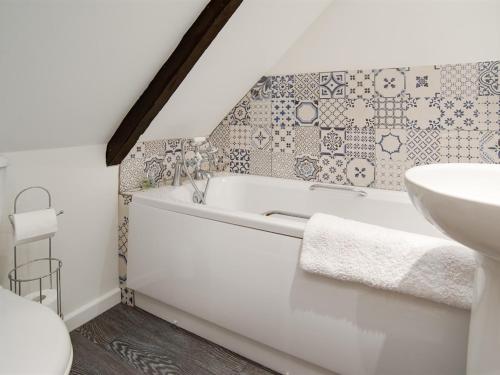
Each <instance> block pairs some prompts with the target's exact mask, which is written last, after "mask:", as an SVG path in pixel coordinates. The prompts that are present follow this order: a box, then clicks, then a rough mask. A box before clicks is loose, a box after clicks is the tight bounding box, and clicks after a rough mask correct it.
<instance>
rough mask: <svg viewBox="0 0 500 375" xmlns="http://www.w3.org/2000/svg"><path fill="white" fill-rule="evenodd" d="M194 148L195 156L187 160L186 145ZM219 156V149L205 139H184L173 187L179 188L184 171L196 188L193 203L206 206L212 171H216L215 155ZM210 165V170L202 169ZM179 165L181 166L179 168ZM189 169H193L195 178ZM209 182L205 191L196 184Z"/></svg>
mask: <svg viewBox="0 0 500 375" xmlns="http://www.w3.org/2000/svg"><path fill="white" fill-rule="evenodd" d="M187 143H188V144H189V145H190V146H192V147H194V156H193V157H192V158H190V159H186V144H187ZM216 154H217V147H215V146H213V145H212V144H211V143H210V141H208V140H207V139H206V138H204V137H198V138H192V139H183V140H182V142H181V161H180V162H178V164H176V168H175V173H174V178H173V181H172V185H174V186H178V185H180V184H181V182H180V177H181V176H180V175H181V173H182V171H184V173H185V174H186V175H187V177H188V179H189V181H190V182H191V185H192V186H193V188H194V193H193V202H195V203H201V204H206V196H207V192H208V187H209V185H210V178H211V177H212V174H211V170H212V168H214V169H215V155H216ZM204 163H207V164H208V170H205V169H203V168H202V166H203V164H204ZM178 165H179V166H178ZM189 167H193V168H194V170H193V175H194V177H193V176H191V173H189ZM205 179H206V180H207V183H206V185H205V188H204V189H203V191H201V190H200V188H199V187H198V186H197V184H196V183H195V180H196V181H201V180H205Z"/></svg>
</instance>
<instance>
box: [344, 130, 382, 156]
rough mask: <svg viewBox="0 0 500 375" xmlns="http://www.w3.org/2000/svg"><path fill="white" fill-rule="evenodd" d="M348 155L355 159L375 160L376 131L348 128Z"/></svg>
mask: <svg viewBox="0 0 500 375" xmlns="http://www.w3.org/2000/svg"><path fill="white" fill-rule="evenodd" d="M346 155H347V156H348V157H350V158H355V159H370V160H374V159H375V129H374V128H358V127H355V126H348V127H347V128H346Z"/></svg>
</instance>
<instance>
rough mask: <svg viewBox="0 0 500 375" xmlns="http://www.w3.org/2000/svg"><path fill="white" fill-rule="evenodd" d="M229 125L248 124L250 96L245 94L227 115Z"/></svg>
mask: <svg viewBox="0 0 500 375" xmlns="http://www.w3.org/2000/svg"><path fill="white" fill-rule="evenodd" d="M228 119H229V125H230V126H234V125H237V126H248V125H249V124H250V96H249V95H248V94H247V95H245V96H244V97H243V98H242V99H241V100H240V101H239V102H238V103H237V104H236V105H235V106H234V108H233V109H232V110H231V112H230V113H229V115H228Z"/></svg>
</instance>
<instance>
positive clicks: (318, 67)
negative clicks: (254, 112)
mask: <svg viewBox="0 0 500 375" xmlns="http://www.w3.org/2000/svg"><path fill="white" fill-rule="evenodd" d="M499 16H500V1H499V0H334V2H333V3H332V5H331V6H330V7H329V8H328V9H327V10H326V11H325V12H324V13H323V14H322V15H321V16H320V17H319V18H318V20H317V21H316V22H315V23H314V24H313V25H312V26H311V27H310V28H309V29H308V30H307V31H306V33H304V34H303V35H302V37H301V38H300V39H299V40H298V41H297V42H296V43H295V44H294V45H292V46H291V47H290V48H289V50H288V51H287V52H286V53H285V54H284V55H283V56H282V58H281V60H280V61H279V62H278V63H277V64H276V65H274V67H273V68H272V69H270V70H269V74H283V73H301V72H318V71H330V70H336V69H339V70H340V69H356V68H385V67H400V66H418V65H433V64H450V63H463V62H477V61H488V60H499V59H500V22H498V18H499Z"/></svg>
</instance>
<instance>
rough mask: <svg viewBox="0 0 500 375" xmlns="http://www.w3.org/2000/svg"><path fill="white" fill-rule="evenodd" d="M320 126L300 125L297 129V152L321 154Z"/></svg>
mask: <svg viewBox="0 0 500 375" xmlns="http://www.w3.org/2000/svg"><path fill="white" fill-rule="evenodd" d="M320 135H321V132H320V128H318V127H310V126H309V127H298V128H296V129H295V149H296V152H297V154H309V155H314V156H318V155H319V154H320Z"/></svg>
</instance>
